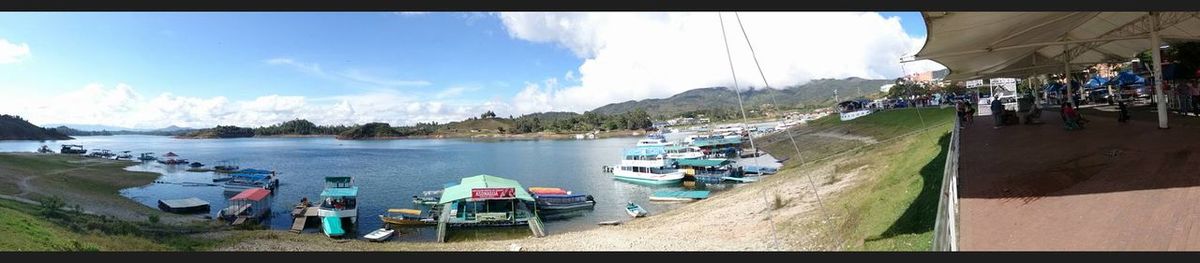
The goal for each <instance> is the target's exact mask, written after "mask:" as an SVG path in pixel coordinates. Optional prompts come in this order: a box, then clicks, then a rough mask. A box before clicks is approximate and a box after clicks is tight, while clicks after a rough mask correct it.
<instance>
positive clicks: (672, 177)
mask: <svg viewBox="0 0 1200 263" xmlns="http://www.w3.org/2000/svg"><path fill="white" fill-rule="evenodd" d="M613 178H615V179H617V180H622V181H627V182H634V183H643V184H653V185H666V184H677V183H679V182H681V181H683V172H682V171H675V172H671V173H666V174H652V173H637V172H631V171H625V170H620V169H617V170H614V171H613Z"/></svg>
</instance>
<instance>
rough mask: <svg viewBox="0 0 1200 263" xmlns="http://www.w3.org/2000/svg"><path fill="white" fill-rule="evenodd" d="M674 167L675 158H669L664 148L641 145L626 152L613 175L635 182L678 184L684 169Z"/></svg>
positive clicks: (614, 169) (619, 178) (614, 168)
mask: <svg viewBox="0 0 1200 263" xmlns="http://www.w3.org/2000/svg"><path fill="white" fill-rule="evenodd" d="M674 167H675V162H674V160H671V159H668V158H667V156H666V151H664V150H663V148H661V147H639V148H637V149H632V150H628V151H626V152H625V157H624V158H622V159H621V164H619V165H617V166H615V167H613V176H614V177H615V178H616V179H617V180H623V181H629V182H635V183H643V184H653V185H663V184H676V183H679V182H680V181H682V180H683V171H680V170H678V169H675V168H674Z"/></svg>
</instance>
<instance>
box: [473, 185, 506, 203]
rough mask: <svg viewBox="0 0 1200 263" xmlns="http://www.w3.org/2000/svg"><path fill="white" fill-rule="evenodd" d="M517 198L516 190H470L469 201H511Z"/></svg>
mask: <svg viewBox="0 0 1200 263" xmlns="http://www.w3.org/2000/svg"><path fill="white" fill-rule="evenodd" d="M516 196H517V189H515V188H512V187H508V188H473V189H471V199H474V200H487V199H511V198H514V197H516Z"/></svg>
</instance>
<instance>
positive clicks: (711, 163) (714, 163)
mask: <svg viewBox="0 0 1200 263" xmlns="http://www.w3.org/2000/svg"><path fill="white" fill-rule="evenodd" d="M732 163H733V161H730V160H729V159H679V160H675V164H677V165H679V166H691V167H719V166H726V165H730V164H732Z"/></svg>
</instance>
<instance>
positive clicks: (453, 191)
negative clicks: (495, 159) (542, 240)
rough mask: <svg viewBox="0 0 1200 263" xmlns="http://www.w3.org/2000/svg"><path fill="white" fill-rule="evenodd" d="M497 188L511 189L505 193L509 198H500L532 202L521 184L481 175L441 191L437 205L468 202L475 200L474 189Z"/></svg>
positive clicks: (464, 179)
mask: <svg viewBox="0 0 1200 263" xmlns="http://www.w3.org/2000/svg"><path fill="white" fill-rule="evenodd" d="M498 188H512V189H513V190H512V192H511V193H506V194H512V196H511V197H501V198H515V199H520V200H525V201H530V202H532V201H534V199H533V196H532V195H529V192H527V191H525V187H524V186H521V183H518V182H517V181H514V180H512V179H507V178H502V177H496V176H491V175H486V174H481V175H476V176H471V177H467V178H463V179H462V181H461V182H460V183H459V184H458V185H454V186H450V187H447V188H446V189H444V190H442V198H441V199H440V200H438V203H439V204H445V203H450V202H454V201H459V200H470V199H474V198H475V196H474V195H475V193H474V192H475V191H476V189H498Z"/></svg>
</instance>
